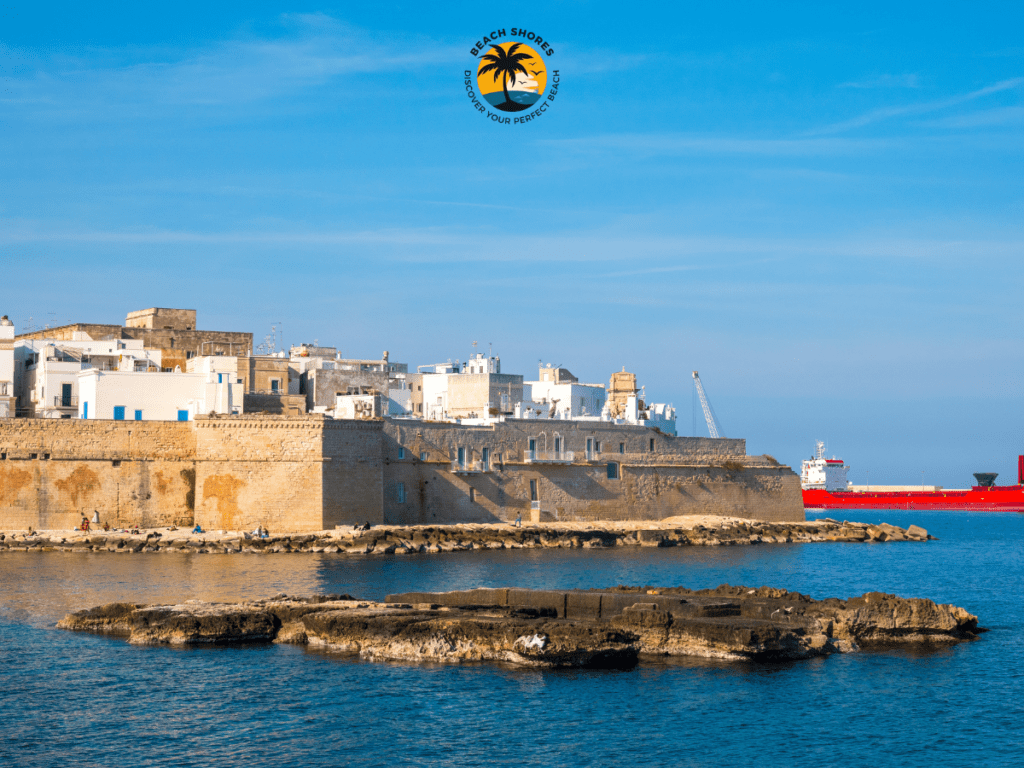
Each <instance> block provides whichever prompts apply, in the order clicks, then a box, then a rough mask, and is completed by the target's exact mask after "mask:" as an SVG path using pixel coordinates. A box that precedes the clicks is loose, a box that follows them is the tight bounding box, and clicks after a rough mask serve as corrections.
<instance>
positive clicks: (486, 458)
mask: <svg viewBox="0 0 1024 768" xmlns="http://www.w3.org/2000/svg"><path fill="white" fill-rule="evenodd" d="M480 466H481V467H482V468H483V470H484V472H486V471H487V470H488V469H490V468H491V449H490V448H484V449H483V450H482V451H480Z"/></svg>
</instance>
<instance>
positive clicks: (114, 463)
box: [110, 459, 121, 467]
mask: <svg viewBox="0 0 1024 768" xmlns="http://www.w3.org/2000/svg"><path fill="white" fill-rule="evenodd" d="M110 466H112V467H120V466H121V460H120V459H114V460H113V461H111V462H110Z"/></svg>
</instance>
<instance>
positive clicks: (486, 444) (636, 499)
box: [0, 414, 803, 532]
mask: <svg viewBox="0 0 1024 768" xmlns="http://www.w3.org/2000/svg"><path fill="white" fill-rule="evenodd" d="M556 437H557V438H558V439H559V446H560V451H561V453H560V458H559V460H557V461H551V462H545V461H544V460H540V461H538V460H531V458H530V454H529V448H528V446H529V440H530V439H531V438H532V439H533V440H534V441H535V445H537V446H538V448H537V451H538V453H537V454H536V456H548V455H549V453H550V452H551V450H552V446H553V445H554V439H555V438H556ZM587 438H590V439H591V441H592V443H591V445H592V447H593V451H592V453H591V455H590V458H587V452H586V446H587ZM652 440H653V441H654V449H653V450H652V449H651V441H652ZM598 444H599V445H600V451H598V450H597V445H598ZM620 446H621V450H620ZM460 448H462V449H463V457H464V466H460V465H458V464H457V459H458V456H459V449H460ZM485 449H486V451H487V461H486V463H485V462H484V461H483V457H484V451H485ZM570 451H571V452H573V454H574V456H573V459H572V460H571V461H568V460H567V458H566V452H570ZM609 464H614V465H615V467H616V469H615V473H614V474H615V477H609V474H610V473H609V469H608V465H609ZM531 481H533V483H534V486H535V488H536V491H537V495H538V500H537V503H536V504H531ZM94 512H99V513H100V519H101V521H103V522H109V523H110V524H111V525H112V526H115V527H123V526H128V525H140V526H143V527H154V526H164V525H172V524H173V525H193V524H194V523H196V522H198V523H199V524H201V525H202V526H203V527H204V528H207V529H214V530H218V529H234V530H238V529H252V528H255V527H256V526H257V525H260V524H262V525H264V526H266V527H267V528H269V529H271V530H272V531H275V532H280V531H306V530H321V529H324V528H333V527H334V526H335V525H342V524H355V523H363V522H369V523H395V524H417V523H438V524H440V523H460V522H494V521H501V520H504V521H511V520H514V519H515V518H516V516H517V515H520V514H521V515H522V517H523V519H524V520H530V519H535V520H554V519H558V520H566V521H568V520H584V521H586V520H598V519H606V520H623V519H630V520H652V519H660V518H664V517H668V516H672V515H680V514H712V515H735V516H741V517H754V518H759V519H764V520H773V521H782V520H802V519H803V506H802V503H801V499H800V487H799V479H798V478H797V476H796V475H795V474H794V473H793V471H792V470H791V469H790V468H788V467H784V466H779V465H777V464H775V463H774V462H772V461H771V460H769V459H767V458H765V457H758V456H746V455H745V442H744V441H743V440H711V439H706V438H680V437H672V436H668V435H662V434H659V433H657V432H655V431H653V430H649V429H645V428H643V427H628V426H618V425H614V424H605V423H597V422H594V423H588V422H569V421H565V422H559V421H540V420H510V421H506V422H504V423H500V424H496V425H493V426H488V427H469V426H459V425H454V424H446V423H435V422H423V421H409V420H392V419H387V420H383V421H381V420H375V421H341V420H332V419H328V418H326V417H324V416H321V415H318V414H311V415H306V416H296V417H288V416H269V415H244V416H232V417H209V418H207V417H199V418H197V419H196V420H195V421H194V422H131V421H102V420H89V421H81V420H55V419H9V420H4V421H3V422H2V423H0V528H2V529H24V528H28V527H32V528H36V529H52V528H72V527H75V526H76V525H77V524H78V522H79V521H80V520H81V517H82V515H86V516H88V517H90V518H91V517H92V514H93V513H94Z"/></svg>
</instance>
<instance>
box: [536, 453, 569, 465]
mask: <svg viewBox="0 0 1024 768" xmlns="http://www.w3.org/2000/svg"><path fill="white" fill-rule="evenodd" d="M574 458H576V454H575V453H574V452H573V451H526V452H525V454H524V457H523V460H524V461H525V462H526V463H527V464H545V463H546V464H569V463H571V462H572V460H573V459H574Z"/></svg>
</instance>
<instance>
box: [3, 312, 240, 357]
mask: <svg viewBox="0 0 1024 768" xmlns="http://www.w3.org/2000/svg"><path fill="white" fill-rule="evenodd" d="M75 334H85V336H84V337H83V336H78V338H88V339H92V340H96V341H99V340H102V339H139V340H141V341H142V343H143V347H144V348H145V349H151V350H159V351H160V356H161V365H162V367H163V369H164V370H165V371H174V370H175V368H180V369H181V370H182V371H184V370H185V367H186V365H187V361H188V360H189V359H190V358H192V357H196V356H197V355H246V354H249V353H250V352H251V350H252V334H251V333H238V332H234V331H200V330H197V327H196V311H195V310H194V309H164V308H160V307H151V308H150V309H142V310H138V311H136V312H129V313H128V316H127V317H126V318H125V324H124V325H123V326H122V325H105V324H95V323H71V324H68V325H61V326H57V327H56V328H48V329H45V330H41V331H33V332H31V333H23V334H20V335H19V336H18V337H17V338H18V339H49V340H51V341H71V340H73V339H75V338H76V336H75Z"/></svg>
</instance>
